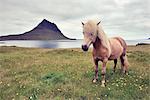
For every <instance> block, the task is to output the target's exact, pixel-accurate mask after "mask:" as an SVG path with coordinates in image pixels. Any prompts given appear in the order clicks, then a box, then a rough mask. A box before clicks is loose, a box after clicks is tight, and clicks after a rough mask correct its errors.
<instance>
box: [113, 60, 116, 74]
mask: <svg viewBox="0 0 150 100" xmlns="http://www.w3.org/2000/svg"><path fill="white" fill-rule="evenodd" d="M116 65H117V59H114V69H113V72H115V71H116Z"/></svg>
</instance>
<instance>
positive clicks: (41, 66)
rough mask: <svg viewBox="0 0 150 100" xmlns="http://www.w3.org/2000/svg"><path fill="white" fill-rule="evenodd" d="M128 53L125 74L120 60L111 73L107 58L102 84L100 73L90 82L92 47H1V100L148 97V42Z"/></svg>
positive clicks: (129, 99)
mask: <svg viewBox="0 0 150 100" xmlns="http://www.w3.org/2000/svg"><path fill="white" fill-rule="evenodd" d="M127 55H128V59H129V62H130V67H129V73H128V75H122V74H120V64H119V63H118V65H117V71H116V73H114V74H112V69H113V61H110V62H108V63H107V74H106V79H107V86H106V87H105V88H103V87H101V86H100V85H101V84H100V80H101V77H99V82H98V83H96V84H93V83H92V79H93V76H94V69H93V68H94V67H93V61H92V54H91V50H90V51H89V52H88V53H84V52H82V50H81V49H32V48H18V47H0V100H13V99H14V100H23V99H25V100H28V99H29V100H47V99H54V100H62V99H79V100H91V99H95V100H149V98H150V96H149V95H150V94H149V91H150V46H149V45H148V46H137V47H135V46H133V47H132V46H131V47H129V49H128V53H127ZM100 64H101V63H100ZM100 69H101V67H99V74H100V72H101V71H100Z"/></svg>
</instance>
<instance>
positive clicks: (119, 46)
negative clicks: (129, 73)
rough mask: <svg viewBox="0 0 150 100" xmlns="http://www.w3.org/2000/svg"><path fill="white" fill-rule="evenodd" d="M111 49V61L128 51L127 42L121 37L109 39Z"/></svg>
mask: <svg viewBox="0 0 150 100" xmlns="http://www.w3.org/2000/svg"><path fill="white" fill-rule="evenodd" d="M109 42H110V47H111V56H110V59H116V58H118V57H119V56H120V55H122V53H123V52H124V49H126V47H127V46H126V43H125V41H124V40H123V39H122V38H120V37H113V38H110V39H109Z"/></svg>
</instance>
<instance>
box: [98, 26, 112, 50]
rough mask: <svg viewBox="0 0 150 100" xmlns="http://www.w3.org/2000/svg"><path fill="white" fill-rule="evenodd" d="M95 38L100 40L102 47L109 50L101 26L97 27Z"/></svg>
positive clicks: (107, 41)
mask: <svg viewBox="0 0 150 100" xmlns="http://www.w3.org/2000/svg"><path fill="white" fill-rule="evenodd" d="M97 36H98V38H99V39H100V40H101V43H102V45H103V46H104V47H105V48H107V49H110V45H109V39H108V38H107V35H106V34H105V32H104V31H103V29H102V26H101V25H98V26H97Z"/></svg>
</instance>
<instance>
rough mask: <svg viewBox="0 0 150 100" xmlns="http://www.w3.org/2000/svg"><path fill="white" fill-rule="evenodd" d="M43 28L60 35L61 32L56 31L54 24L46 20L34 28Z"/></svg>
mask: <svg viewBox="0 0 150 100" xmlns="http://www.w3.org/2000/svg"><path fill="white" fill-rule="evenodd" d="M43 28H46V29H50V30H52V31H54V32H60V33H61V31H60V30H59V29H58V27H57V25H56V24H54V23H52V22H49V21H48V20H46V19H43V20H42V22H41V23H39V24H38V26H37V27H36V29H43Z"/></svg>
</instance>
